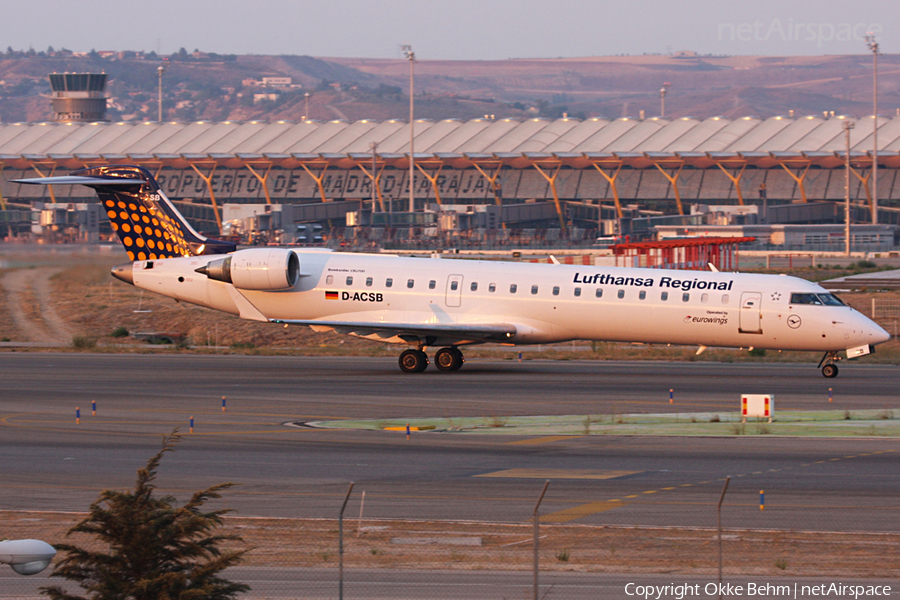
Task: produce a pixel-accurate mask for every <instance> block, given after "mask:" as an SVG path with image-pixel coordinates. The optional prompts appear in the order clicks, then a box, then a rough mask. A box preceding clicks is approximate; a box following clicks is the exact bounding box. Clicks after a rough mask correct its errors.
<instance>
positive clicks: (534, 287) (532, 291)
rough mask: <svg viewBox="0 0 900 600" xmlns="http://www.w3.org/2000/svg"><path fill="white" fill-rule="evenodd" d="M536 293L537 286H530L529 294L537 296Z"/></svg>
mask: <svg viewBox="0 0 900 600" xmlns="http://www.w3.org/2000/svg"><path fill="white" fill-rule="evenodd" d="M537 292H538V286H536V285H533V286H531V293H532V294H537Z"/></svg>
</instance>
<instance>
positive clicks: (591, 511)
mask: <svg viewBox="0 0 900 600" xmlns="http://www.w3.org/2000/svg"><path fill="white" fill-rule="evenodd" d="M621 506H625V504H624V503H622V501H621V500H607V501H606V502H589V503H588V504H582V505H581V506H573V507H572V508H566V509H564V510H559V511H556V512H552V513H547V514H546V515H541V516H540V518H539V519H538V520H539V521H540V522H541V523H567V522H569V521H574V520H575V519H580V518H582V517H588V516H590V515H595V514H597V513H601V512H605V511H607V510H612V509H613V508H619V507H621Z"/></svg>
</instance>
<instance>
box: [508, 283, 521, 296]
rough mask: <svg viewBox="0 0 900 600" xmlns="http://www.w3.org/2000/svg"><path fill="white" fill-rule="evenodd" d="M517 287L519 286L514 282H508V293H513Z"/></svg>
mask: <svg viewBox="0 0 900 600" xmlns="http://www.w3.org/2000/svg"><path fill="white" fill-rule="evenodd" d="M517 289H519V286H517V285H516V284H514V283H511V284H509V293H510V294H515V293H516V290H517Z"/></svg>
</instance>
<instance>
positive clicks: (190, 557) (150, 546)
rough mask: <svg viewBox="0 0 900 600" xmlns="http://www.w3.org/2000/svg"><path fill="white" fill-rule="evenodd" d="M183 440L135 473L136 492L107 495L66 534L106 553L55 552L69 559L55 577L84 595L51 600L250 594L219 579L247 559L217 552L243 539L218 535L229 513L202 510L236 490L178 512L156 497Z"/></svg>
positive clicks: (211, 494) (186, 599) (52, 592)
mask: <svg viewBox="0 0 900 600" xmlns="http://www.w3.org/2000/svg"><path fill="white" fill-rule="evenodd" d="M178 440H179V436H178V435H177V432H173V434H172V435H171V436H165V437H163V447H162V449H161V450H160V451H159V452H158V453H157V454H156V455H155V456H153V457H152V458H150V460H149V461H147V464H146V465H145V466H144V467H141V468H140V469H138V472H137V481H136V482H135V486H134V490H133V491H130V492H128V491H126V492H120V491H113V490H105V491H103V492H102V493H101V494H100V497H99V498H98V499H97V500H96V501H95V502H94V503H93V504H91V507H90V512H89V514H88V516H87V517H85V518H84V519H83V520H82V521H81V522H79V523H78V524H77V525H75V526H74V527H72V528H71V529H70V530H69V531H68V533H67V534H66V535H67V536H68V535H71V534H73V533H80V534H85V535H89V536H92V537H94V538H95V539H97V540H98V541H99V542H101V543H102V544H103V545H104V546H105V547H106V548H105V549H104V550H91V549H88V548H83V547H80V546H77V545H72V544H58V545H57V546H56V549H57V550H58V551H60V552H61V553H65V557H64V558H63V559H62V560H61V561H60V562H59V563H57V565H56V568H55V569H54V571H53V574H52V576H53V577H64V578H66V579H68V580H70V581H73V582H76V583H77V584H78V585H80V586H81V587H82V588H83V589H84V590H85V592H86V595H84V596H77V595H71V594H69V593H67V592H66V591H65V590H63V589H62V587H60V586H50V587H44V588H41V592H42V593H43V594H45V595H47V596H49V597H50V598H52V599H53V600H113V599H115V600H120V599H121V600H124V599H128V600H194V599H201V598H202V599H204V600H207V599H208V600H227V599H231V598H234V597H235V596H236V595H238V594H240V593H242V592H246V591H248V590H249V589H250V587H249V586H248V585H245V584H242V583H232V582H230V581H228V580H227V579H224V578H222V577H220V576H219V573H220V571H222V570H223V569H226V568H228V567H232V566H235V565H238V564H240V563H241V562H242V560H243V555H244V554H245V553H246V552H247V550H237V551H235V550H223V549H221V548H220V546H221V544H222V543H223V542H231V541H241V538H240V537H239V536H235V535H215V534H214V532H215V530H216V529H218V528H219V527H220V526H221V525H222V516H223V515H224V514H226V513H228V512H231V511H229V510H214V511H210V512H203V511H202V510H201V508H202V507H203V505H204V504H205V503H206V502H207V501H208V500H212V499H216V498H219V497H221V494H220V492H221V491H223V490H225V489H228V488H230V487H231V486H232V485H233V484H230V483H225V484H220V485H215V486H213V487H210V488H208V489H205V490H202V491H199V492H196V493H194V495H193V496H192V497H191V499H190V500H188V501H187V502H186V503H185V504H184V505H183V506H180V507H179V506H175V505H174V503H175V498H174V497H172V496H162V497H159V496H154V491H155V489H156V487H155V485H154V483H153V482H154V480H155V479H156V473H157V469H158V468H159V463H160V461H161V460H162V457H163V455H165V454H166V453H167V452H171V451H173V450H174V446H175V444H176V443H177V442H178Z"/></svg>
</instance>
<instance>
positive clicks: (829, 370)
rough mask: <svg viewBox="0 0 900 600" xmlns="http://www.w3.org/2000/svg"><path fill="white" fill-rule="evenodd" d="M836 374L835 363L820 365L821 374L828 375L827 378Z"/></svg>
mask: <svg viewBox="0 0 900 600" xmlns="http://www.w3.org/2000/svg"><path fill="white" fill-rule="evenodd" d="M837 374H838V368H837V365H825V366H824V367H822V375H824V376H825V377H828V378H829V379H830V378H832V377H837Z"/></svg>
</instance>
